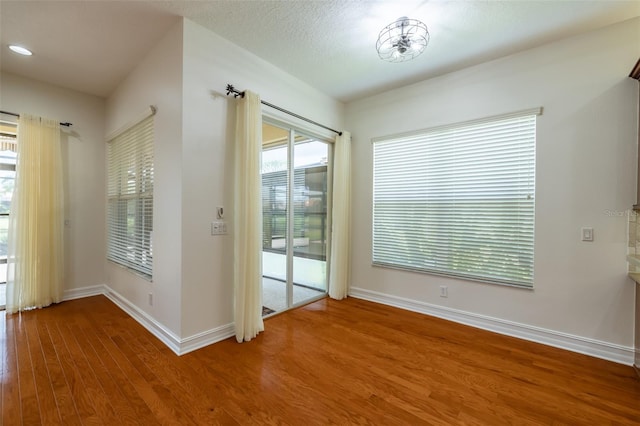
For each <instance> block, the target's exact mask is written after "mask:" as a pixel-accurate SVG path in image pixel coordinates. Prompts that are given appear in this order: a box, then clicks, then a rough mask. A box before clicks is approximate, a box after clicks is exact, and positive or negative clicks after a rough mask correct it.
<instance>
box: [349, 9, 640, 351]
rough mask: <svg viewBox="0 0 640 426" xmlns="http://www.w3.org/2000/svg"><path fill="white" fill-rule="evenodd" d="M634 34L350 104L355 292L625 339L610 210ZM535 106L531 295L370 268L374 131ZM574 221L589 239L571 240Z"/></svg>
mask: <svg viewBox="0 0 640 426" xmlns="http://www.w3.org/2000/svg"><path fill="white" fill-rule="evenodd" d="M639 40H640V19H638V18H636V19H634V20H631V21H626V22H624V23H620V24H617V25H614V26H611V27H607V28H604V29H601V30H598V31H595V32H591V33H587V34H584V35H580V36H577V37H574V38H570V39H566V40H562V41H559V42H555V43H552V44H548V45H546V46H542V47H540V48H536V49H533V50H529V51H525V52H522V53H519V54H515V55H512V56H509V57H505V58H502V59H499V60H495V61H491V62H488V63H485V64H481V65H478V66H474V67H472V68H468V69H465V70H462V71H459V72H454V73H451V74H448V75H444V76H441V77H437V78H433V79H430V80H426V81H424V82H421V83H418V84H415V85H411V86H407V87H404V88H401V89H398V90H393V91H389V92H386V93H384V94H381V95H378V96H373V97H370V98H367V99H362V100H359V101H356V102H352V103H350V104H348V105H347V126H348V128H349V129H348V130H351V131H352V134H353V159H354V166H353V172H354V183H353V191H352V193H353V197H354V198H353V206H354V217H356V218H357V220H354V222H353V252H352V255H353V272H352V289H355V290H358V289H363V290H365V291H375V292H380V293H383V294H386V295H391V296H396V297H402V298H406V299H410V300H413V301H418V302H423V303H427V304H432V305H437V306H444V307H448V308H454V309H457V310H460V311H464V312H470V313H474V314H480V315H486V316H489V317H493V318H498V319H503V320H508V321H513V322H516V323H522V324H527V325H530V326H536V327H541V328H544V329H548V330H553V331H557V332H562V333H567V334H570V335H574V336H581V337H584V338H588V339H595V340H597V341H601V342H608V343H610V344H613V345H621V346H623V347H627V348H628V347H631V346H633V305H634V285H633V283H632V282H631V281H630V280H629V279H628V278H627V277H626V270H627V268H626V261H625V255H626V218H625V217H623V216H617V215H608V214H607V211H612V212H624V211H625V210H627V209H629V208H630V207H631V205H632V204H634V203H635V181H636V179H635V172H636V160H635V159H636V138H637V136H636V135H637V133H636V125H637V123H636V122H637V111H636V106H635V105H636V104H637V90H636V89H635V84H637V83H635V82H633V81H632V80H631V79H629V78H627V75H628V74H629V71H630V70H631V68H632V66H633V65H634V64H635V62H636V60H637V59H638V56H639V55H640V43H639ZM424 54H425V55H428V54H429V49H427V51H426V52H425V53H424ZM539 106H542V107H544V113H543V115H542V116H540V117H539V119H538V130H537V168H536V173H537V177H536V235H535V239H536V243H535V284H534V287H535V288H534V290H533V291H531V290H523V289H517V288H510V287H505V286H498V285H490V284H480V283H476V282H469V281H464V280H459V279H452V278H443V277H437V276H433V275H427V274H418V273H412V272H403V271H398V270H392V269H384V268H378V267H372V265H371V250H372V249H371V226H372V218H371V211H372V196H371V194H372V145H371V138H374V137H378V136H384V135H389V134H395V133H398V132H405V131H412V130H417V129H424V128H428V127H432V126H437V125H442V124H448V123H456V122H460V121H465V120H470V119H475V118H482V117H486V116H491V115H496V114H502V113H507V112H511V111H518V110H522V109H527V108H532V107H539ZM620 214H622V213H620ZM581 226H592V227H593V228H594V230H595V231H594V234H595V241H594V242H592V243H587V242H581V241H580V227H581ZM440 285H447V286H448V287H449V288H448V290H449V297H448V298H446V299H445V298H440V297H439V286H440Z"/></svg>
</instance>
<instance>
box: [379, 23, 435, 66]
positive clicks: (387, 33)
mask: <svg viewBox="0 0 640 426" xmlns="http://www.w3.org/2000/svg"><path fill="white" fill-rule="evenodd" d="M427 44H429V31H428V30H427V26H426V25H425V24H424V23H423V22H422V21H419V20H417V19H410V18H407V17H406V16H402V17H400V18H398V19H397V20H396V21H394V22H392V23H390V24H389V25H387V26H386V27H384V28H383V29H382V31H380V35H379V36H378V41H377V43H376V50H377V51H378V56H380V59H383V60H385V61H389V62H404V61H409V60H411V59H413V58H415V57H417V56H418V55H420V54H421V53H422V52H423V51H424V49H425V48H426V47H427Z"/></svg>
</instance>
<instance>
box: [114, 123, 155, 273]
mask: <svg viewBox="0 0 640 426" xmlns="http://www.w3.org/2000/svg"><path fill="white" fill-rule="evenodd" d="M107 175H108V177H107V179H108V185H107V198H108V199H107V203H108V205H107V258H108V259H109V260H111V261H113V262H116V263H119V264H121V265H123V266H126V267H127V268H130V269H132V270H134V271H137V272H138V273H140V274H142V275H144V276H146V277H148V278H151V276H152V272H153V247H152V239H151V233H152V231H153V116H150V117H148V118H145V119H144V120H142V121H141V122H139V123H138V124H136V125H134V126H132V127H131V128H129V129H128V130H126V131H124V132H122V133H120V134H119V135H118V136H116V137H115V138H113V139H111V140H110V141H109V145H108V166H107Z"/></svg>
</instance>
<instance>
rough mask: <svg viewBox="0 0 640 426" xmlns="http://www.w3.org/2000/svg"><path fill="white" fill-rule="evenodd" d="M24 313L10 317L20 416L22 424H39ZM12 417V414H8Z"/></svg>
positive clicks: (38, 411)
mask: <svg viewBox="0 0 640 426" xmlns="http://www.w3.org/2000/svg"><path fill="white" fill-rule="evenodd" d="M24 317H25V315H22V314H14V315H12V317H11V318H10V321H12V323H13V327H14V336H15V338H16V339H15V341H16V349H17V355H18V356H17V363H16V364H17V367H18V371H17V373H18V374H17V376H18V377H17V379H18V386H19V387H20V416H21V417H22V423H23V424H29V425H32V424H33V425H38V424H41V423H42V422H41V416H40V406H39V405H38V397H37V392H36V381H35V376H34V368H33V365H32V363H31V352H30V351H29V342H28V340H27V332H26V324H25V320H24ZM10 417H13V416H10Z"/></svg>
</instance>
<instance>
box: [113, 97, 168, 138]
mask: <svg viewBox="0 0 640 426" xmlns="http://www.w3.org/2000/svg"><path fill="white" fill-rule="evenodd" d="M156 112H158V108H157V107H156V106H154V105H149V107H148V108H145V109H144V111H141V112H140V113H139V114H137V115H135V116H134V117H133V118H132V119H131V121H129V122H127V123H125V124H123V125H122V126H120V127H118V128H117V129H115V130H114V131H112V132H111V133H109V134H107V135H106V136H105V139H106V141H107V142H109V141H111V140H112V139H115V138H116V137H118V136H120V135H121V134H123V133H124V132H126V131H127V130H129V129H130V128H132V127H133V126H135V125H136V124H138V123H140V122H141V121H142V120H144V119H146V118H147V117H151V116H152V115H156Z"/></svg>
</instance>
